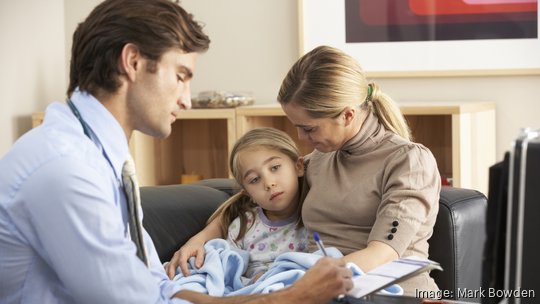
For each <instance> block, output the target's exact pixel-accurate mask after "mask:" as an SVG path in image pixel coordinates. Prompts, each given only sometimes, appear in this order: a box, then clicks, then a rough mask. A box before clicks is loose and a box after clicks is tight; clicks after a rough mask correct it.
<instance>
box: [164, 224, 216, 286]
mask: <svg viewBox="0 0 540 304" xmlns="http://www.w3.org/2000/svg"><path fill="white" fill-rule="evenodd" d="M220 221H221V217H219V216H218V217H216V218H215V219H214V220H213V221H211V222H210V223H208V225H206V227H205V228H204V229H203V230H201V232H199V233H197V234H196V235H194V236H193V237H191V238H190V239H189V240H188V241H187V242H186V243H185V244H184V245H183V246H182V247H180V249H178V250H177V251H176V252H175V253H174V255H173V257H172V259H171V261H170V262H169V263H167V265H166V266H165V271H166V272H167V276H169V278H171V279H172V278H173V277H174V275H175V274H176V268H177V267H180V270H181V271H182V273H183V274H184V276H188V275H189V274H190V272H189V269H188V260H189V258H190V257H192V256H194V257H195V266H197V267H202V265H203V263H204V244H205V243H206V242H207V241H209V240H211V239H215V238H223V237H224V235H222V233H221V229H220V225H219V223H220Z"/></svg>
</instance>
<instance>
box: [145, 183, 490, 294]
mask: <svg viewBox="0 0 540 304" xmlns="http://www.w3.org/2000/svg"><path fill="white" fill-rule="evenodd" d="M237 190H238V189H236V188H235V186H234V182H233V180H231V179H224V178H223V179H207V180H202V181H200V182H197V183H195V184H189V185H169V186H152V187H142V188H141V199H142V207H143V212H144V220H143V225H144V226H145V228H146V230H147V231H148V233H149V234H150V236H151V237H152V239H153V241H154V245H155V246H156V249H157V251H158V254H159V257H160V259H161V261H162V262H165V261H168V260H170V258H171V257H172V255H173V254H174V252H175V251H176V250H177V249H178V248H180V246H181V245H182V244H184V243H185V242H186V241H187V240H188V239H189V238H190V237H191V236H192V235H194V234H195V233H197V232H198V231H200V230H201V229H202V228H203V227H204V226H205V223H206V220H207V218H208V217H209V216H210V215H211V214H212V212H214V210H215V209H216V208H217V207H218V206H219V205H220V204H221V203H222V202H223V201H225V200H226V199H227V198H228V197H230V196H231V195H232V194H233V193H235V191H237ZM439 204H440V208H439V214H438V216H437V221H436V224H435V228H434V232H433V236H432V237H431V239H430V240H429V243H430V249H429V252H430V259H432V260H434V261H437V262H439V263H440V264H441V266H442V267H443V269H444V271H442V272H440V271H434V272H432V273H431V275H432V276H433V278H434V279H435V282H437V285H438V286H439V288H440V289H441V290H444V291H448V292H447V293H448V294H446V298H449V299H455V300H466V301H476V302H479V301H480V299H471V298H463V297H461V296H460V294H459V293H458V292H457V291H458V290H459V291H464V290H465V288H466V289H468V290H472V291H474V290H479V289H480V286H481V274H482V258H483V249H484V242H485V218H486V206H487V199H486V197H485V196H484V195H483V194H482V193H480V192H478V191H474V190H469V189H462V188H453V187H443V189H442V191H441V197H440V200H439ZM443 296H444V294H443Z"/></svg>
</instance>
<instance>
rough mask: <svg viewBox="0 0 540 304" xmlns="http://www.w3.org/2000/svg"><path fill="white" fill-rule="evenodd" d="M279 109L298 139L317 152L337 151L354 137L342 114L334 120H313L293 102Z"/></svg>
mask: <svg viewBox="0 0 540 304" xmlns="http://www.w3.org/2000/svg"><path fill="white" fill-rule="evenodd" d="M281 107H282V108H283V111H284V112H285V114H286V115H287V118H289V120H290V121H291V122H292V124H293V125H294V126H295V127H296V128H297V130H298V138H300V140H306V141H309V143H310V144H311V145H312V146H313V147H314V148H315V149H317V150H318V151H321V152H332V151H336V150H339V149H340V148H341V147H342V146H343V145H344V144H345V142H347V141H348V140H349V139H350V138H351V137H352V136H353V135H354V134H352V135H351V128H350V125H351V124H350V123H348V121H347V118H346V117H345V114H344V113H343V112H342V113H341V114H340V115H339V116H338V117H335V118H313V117H311V116H309V115H308V113H307V111H306V110H305V109H303V108H301V107H299V106H298V105H296V104H295V103H294V102H289V103H287V104H284V105H281Z"/></svg>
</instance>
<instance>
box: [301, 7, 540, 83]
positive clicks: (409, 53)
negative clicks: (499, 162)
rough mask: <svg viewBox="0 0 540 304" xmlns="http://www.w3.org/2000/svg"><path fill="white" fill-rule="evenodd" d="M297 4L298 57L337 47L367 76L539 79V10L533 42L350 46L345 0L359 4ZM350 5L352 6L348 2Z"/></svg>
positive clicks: (479, 41)
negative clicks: (532, 76)
mask: <svg viewBox="0 0 540 304" xmlns="http://www.w3.org/2000/svg"><path fill="white" fill-rule="evenodd" d="M298 1H299V2H298V14H299V38H300V42H299V44H300V55H303V54H305V53H307V52H308V51H310V50H311V49H313V48H315V47H317V46H319V45H329V46H333V47H336V48H339V49H341V50H343V51H345V52H346V53H348V54H350V55H351V56H353V57H354V58H355V59H357V60H358V62H359V63H360V65H361V66H362V68H363V69H364V70H365V71H366V73H367V74H368V76H369V77H430V76H483V75H539V74H540V39H539V37H538V32H539V30H538V28H539V26H538V20H539V19H540V18H538V16H539V15H538V9H537V8H536V17H535V19H536V24H535V25H536V28H533V29H532V32H535V37H534V38H518V39H515V38H511V39H508V38H504V39H485V38H482V39H466V40H465V39H463V40H436V41H433V40H431V41H391V42H387V41H376V42H353V43H348V42H346V22H345V19H346V1H353V2H354V1H361V0H298ZM366 1H370V0H366ZM390 1H391V0H386V2H387V3H390ZM410 1H414V0H410ZM410 1H409V2H410ZM433 1H438V0H433ZM441 1H442V0H441ZM444 1H450V0H444ZM463 1H480V0H463ZM484 1H485V0H484ZM491 1H501V0H491ZM514 1H516V0H514ZM521 1H530V2H532V1H536V0H521ZM382 2H384V1H382ZM405 2H406V1H405ZM372 3H373V2H372ZM379 3H381V2H379ZM394 3H395V2H394ZM347 5H349V7H350V3H348V4H347ZM536 5H537V4H536ZM347 14H349V13H348V12H347ZM529 17H530V14H529ZM529 24H530V23H529ZM533 34H534V33H533Z"/></svg>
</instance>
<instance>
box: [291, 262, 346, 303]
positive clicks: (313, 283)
mask: <svg viewBox="0 0 540 304" xmlns="http://www.w3.org/2000/svg"><path fill="white" fill-rule="evenodd" d="M351 278H352V271H351V270H350V269H348V268H346V267H345V262H343V261H342V260H340V259H334V258H329V257H324V258H321V259H320V260H319V261H317V263H315V265H313V267H311V268H310V269H309V270H308V271H307V272H306V274H305V275H304V276H303V277H302V278H301V279H300V280H298V281H297V282H296V283H295V284H294V285H292V286H291V288H290V293H291V294H290V295H291V298H290V299H289V301H288V302H289V303H327V302H329V301H330V300H331V299H332V298H335V297H338V296H339V295H342V294H345V293H346V292H347V291H349V290H351V289H352V288H353V281H352V279H351Z"/></svg>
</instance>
